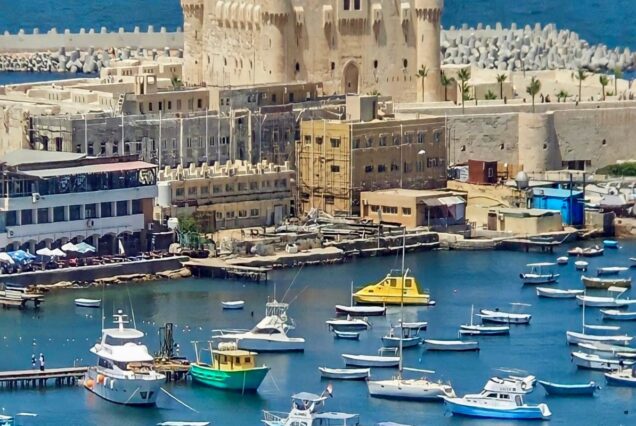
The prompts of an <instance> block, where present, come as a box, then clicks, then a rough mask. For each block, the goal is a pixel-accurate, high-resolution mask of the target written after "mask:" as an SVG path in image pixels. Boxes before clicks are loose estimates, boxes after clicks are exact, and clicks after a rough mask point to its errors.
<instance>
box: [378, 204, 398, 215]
mask: <svg viewBox="0 0 636 426" xmlns="http://www.w3.org/2000/svg"><path fill="white" fill-rule="evenodd" d="M397 212H398V208H397V207H392V206H382V213H386V214H397Z"/></svg>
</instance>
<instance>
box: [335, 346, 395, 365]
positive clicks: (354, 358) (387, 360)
mask: <svg viewBox="0 0 636 426" xmlns="http://www.w3.org/2000/svg"><path fill="white" fill-rule="evenodd" d="M386 353H393V356H390V355H386ZM342 359H344V362H345V365H348V366H355V367H397V366H398V365H399V364H400V357H399V356H397V349H395V348H380V349H379V350H378V355H353V354H342Z"/></svg>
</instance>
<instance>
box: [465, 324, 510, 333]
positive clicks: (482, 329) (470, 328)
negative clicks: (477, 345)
mask: <svg viewBox="0 0 636 426" xmlns="http://www.w3.org/2000/svg"><path fill="white" fill-rule="evenodd" d="M459 333H460V334H463V335H469V336H502V335H506V334H510V327H496V326H493V327H490V326H486V327H484V326H471V325H462V326H460V329H459Z"/></svg>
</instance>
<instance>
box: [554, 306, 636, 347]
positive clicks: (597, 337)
mask: <svg viewBox="0 0 636 426" xmlns="http://www.w3.org/2000/svg"><path fill="white" fill-rule="evenodd" d="M584 296H586V295H585V294H583V296H576V297H577V299H578V298H579V297H582V299H579V300H580V301H581V302H582V306H583V309H582V312H581V332H580V333H579V332H576V331H569V330H568V331H566V332H565V337H566V339H567V342H568V343H569V344H571V345H576V344H579V343H592V342H599V343H608V344H619V345H627V344H629V342H631V341H632V337H630V336H626V335H625V336H622V335H603V334H590V333H588V330H589V331H617V330H619V329H620V328H618V327H611V326H602V325H589V324H586V323H585V310H586V306H587V299H586V298H585V297H584Z"/></svg>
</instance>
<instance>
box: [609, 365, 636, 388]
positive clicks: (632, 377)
mask: <svg viewBox="0 0 636 426" xmlns="http://www.w3.org/2000/svg"><path fill="white" fill-rule="evenodd" d="M605 379H606V380H607V384H608V385H614V386H627V387H630V388H633V387H636V371H634V369H633V368H622V369H619V370H616V371H611V372H609V373H605Z"/></svg>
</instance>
